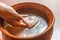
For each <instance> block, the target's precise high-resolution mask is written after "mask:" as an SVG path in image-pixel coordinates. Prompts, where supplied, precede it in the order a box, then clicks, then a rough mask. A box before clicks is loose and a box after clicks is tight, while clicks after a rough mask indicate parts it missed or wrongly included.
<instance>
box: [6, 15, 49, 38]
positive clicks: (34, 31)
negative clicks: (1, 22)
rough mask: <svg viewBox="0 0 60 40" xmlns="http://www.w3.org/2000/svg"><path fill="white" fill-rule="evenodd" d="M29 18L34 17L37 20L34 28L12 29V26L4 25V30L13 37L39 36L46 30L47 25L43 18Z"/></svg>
mask: <svg viewBox="0 0 60 40" xmlns="http://www.w3.org/2000/svg"><path fill="white" fill-rule="evenodd" d="M29 16H35V17H37V18H38V20H39V22H38V23H37V24H36V25H35V26H34V27H32V28H30V29H29V28H20V27H13V26H11V25H9V24H6V23H5V28H6V30H7V31H8V32H9V33H11V34H13V35H15V36H19V37H31V36H36V35H39V34H40V33H42V32H43V31H44V30H45V29H46V28H47V26H48V25H47V23H46V21H45V20H44V19H43V18H41V17H40V16H36V15H29Z"/></svg>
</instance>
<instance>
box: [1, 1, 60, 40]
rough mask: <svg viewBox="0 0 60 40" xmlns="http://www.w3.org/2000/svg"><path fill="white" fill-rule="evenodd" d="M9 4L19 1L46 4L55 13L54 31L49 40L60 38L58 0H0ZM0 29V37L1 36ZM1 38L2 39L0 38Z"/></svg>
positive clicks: (59, 8) (59, 7) (58, 39)
mask: <svg viewBox="0 0 60 40" xmlns="http://www.w3.org/2000/svg"><path fill="white" fill-rule="evenodd" d="M0 2H4V3H6V4H8V5H10V6H12V5H14V4H18V3H21V2H36V3H40V4H43V5H46V6H47V7H48V8H50V10H51V11H52V12H53V13H54V14H55V24H54V32H53V36H52V39H51V40H60V22H59V21H60V5H59V4H60V0H0ZM1 35H2V33H1V31H0V38H2V36H1ZM0 40H2V39H0Z"/></svg>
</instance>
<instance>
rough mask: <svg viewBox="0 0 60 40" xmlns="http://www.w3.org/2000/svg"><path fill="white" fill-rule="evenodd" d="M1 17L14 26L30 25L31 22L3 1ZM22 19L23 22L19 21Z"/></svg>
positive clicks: (0, 5) (0, 10) (0, 7)
mask: <svg viewBox="0 0 60 40" xmlns="http://www.w3.org/2000/svg"><path fill="white" fill-rule="evenodd" d="M0 17H1V18H3V19H4V20H5V21H7V22H8V23H9V24H11V25H13V26H20V27H27V26H28V27H29V24H27V22H25V21H24V19H23V17H22V16H20V15H19V14H18V13H17V12H16V11H15V10H14V9H13V8H12V7H10V6H8V5H6V4H4V3H2V2H0ZM20 20H22V21H23V24H20V23H19V22H18V21H20Z"/></svg>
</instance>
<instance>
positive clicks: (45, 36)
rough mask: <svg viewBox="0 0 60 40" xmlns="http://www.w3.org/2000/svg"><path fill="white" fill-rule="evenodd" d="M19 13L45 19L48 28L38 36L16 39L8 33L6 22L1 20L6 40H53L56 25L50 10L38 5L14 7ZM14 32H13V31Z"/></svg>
mask: <svg viewBox="0 0 60 40" xmlns="http://www.w3.org/2000/svg"><path fill="white" fill-rule="evenodd" d="M12 7H13V8H14V9H15V10H16V11H17V12H18V13H22V12H26V13H29V12H31V13H34V14H36V15H38V16H41V17H42V18H44V20H45V21H46V22H47V24H48V27H47V28H46V30H44V31H43V32H42V33H41V34H39V35H37V36H32V37H27V38H24V37H22V38H20V37H16V36H14V35H12V34H10V33H8V32H7V30H6V29H5V28H4V20H3V19H2V18H0V28H1V31H2V36H3V39H4V40H51V37H52V33H53V24H54V15H53V13H52V12H51V11H50V9H49V8H47V7H46V6H44V5H42V4H38V3H29V2H28V3H20V4H16V5H13V6H12ZM12 31H13V30H12Z"/></svg>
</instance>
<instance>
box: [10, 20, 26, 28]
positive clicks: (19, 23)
mask: <svg viewBox="0 0 60 40" xmlns="http://www.w3.org/2000/svg"><path fill="white" fill-rule="evenodd" d="M9 23H10V24H11V25H12V26H17V27H23V28H26V24H24V23H22V22H17V21H15V20H13V21H11V22H9Z"/></svg>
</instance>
